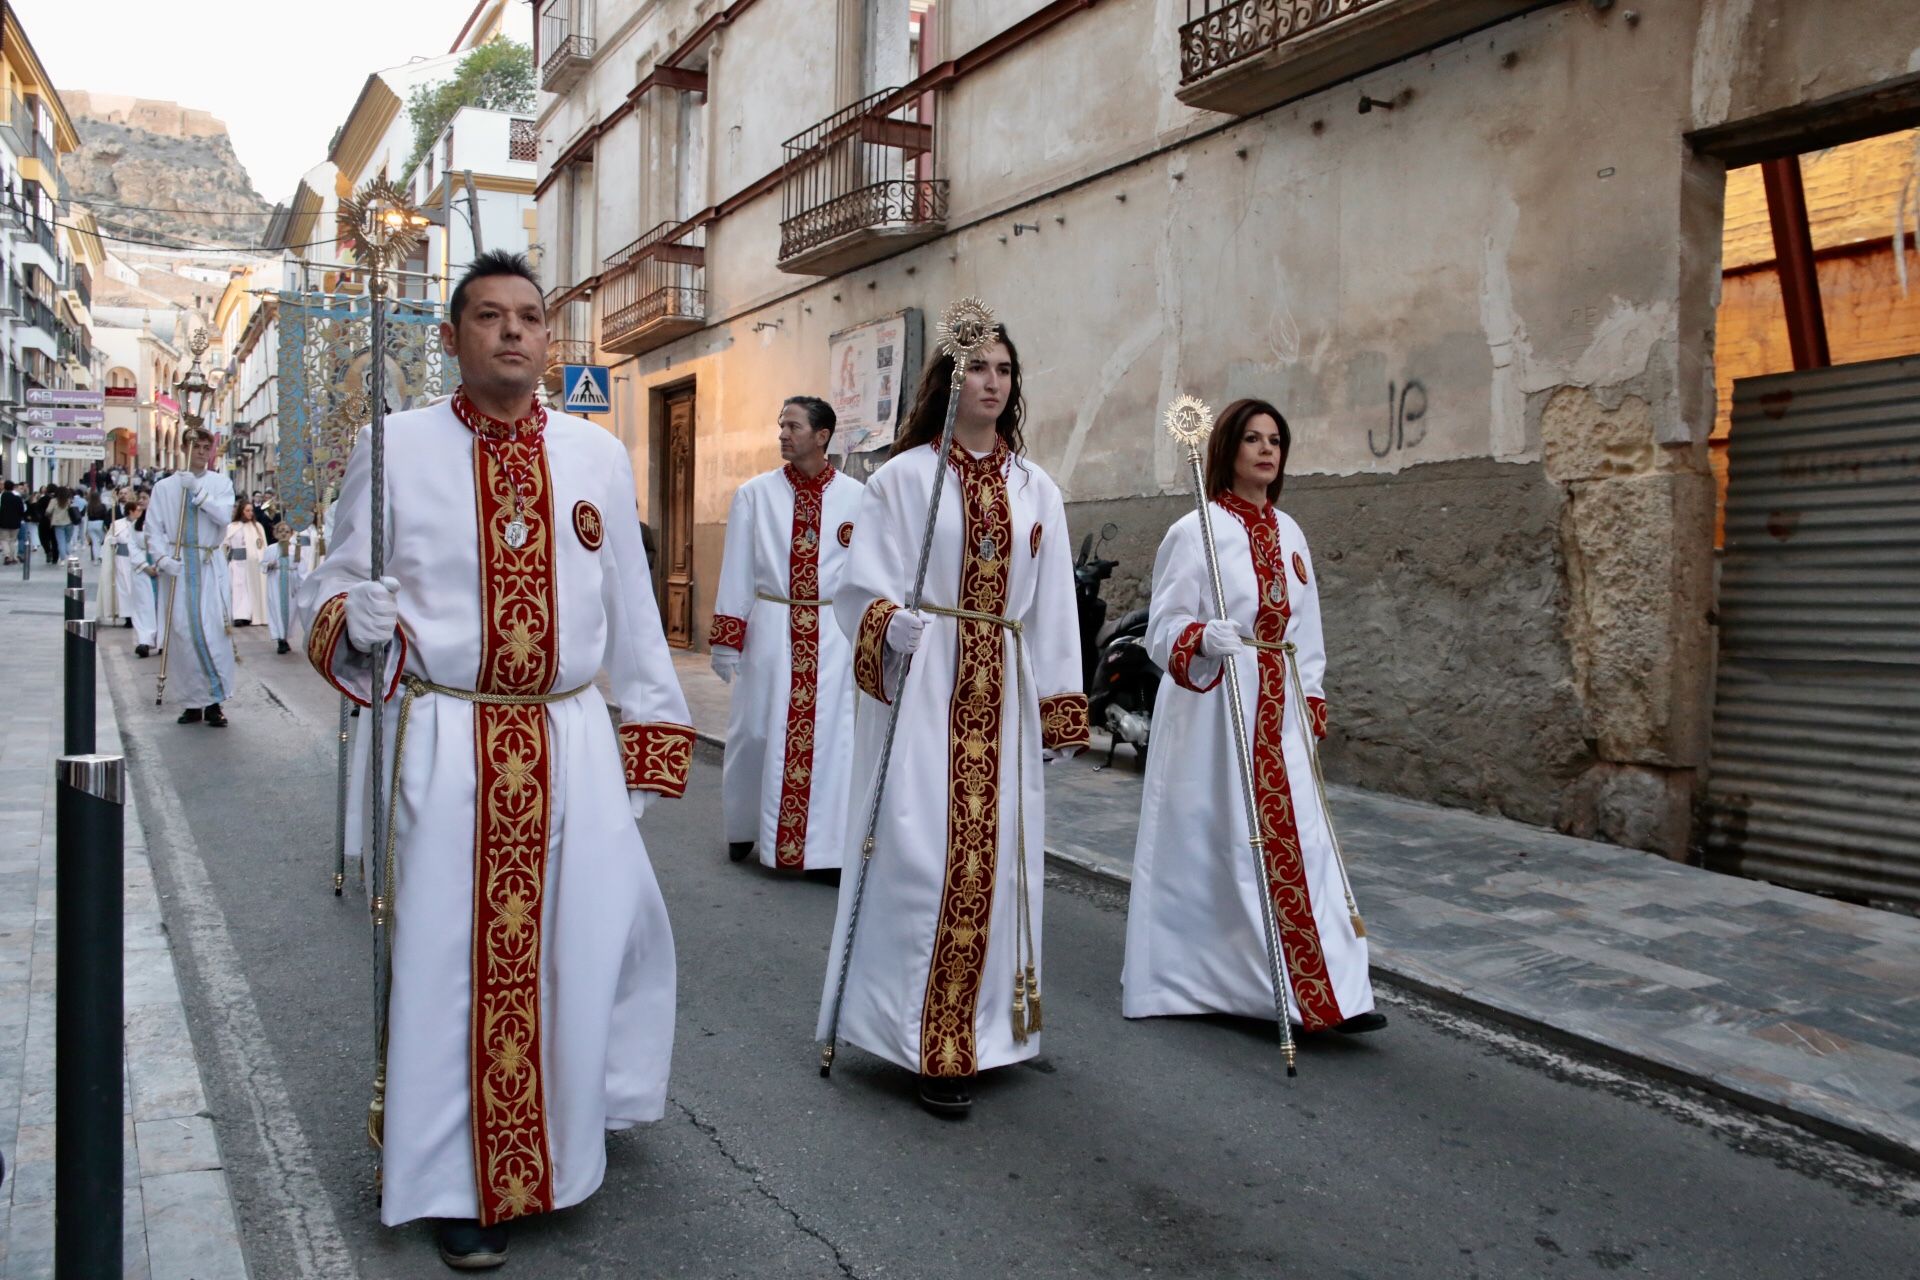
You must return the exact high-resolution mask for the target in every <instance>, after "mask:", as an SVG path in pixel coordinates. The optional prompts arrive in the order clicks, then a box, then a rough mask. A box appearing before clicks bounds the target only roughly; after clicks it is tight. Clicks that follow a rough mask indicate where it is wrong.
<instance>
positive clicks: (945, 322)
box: [935, 298, 1000, 387]
mask: <svg viewBox="0 0 1920 1280" xmlns="http://www.w3.org/2000/svg"><path fill="white" fill-rule="evenodd" d="M935 335H936V338H937V340H938V341H939V344H940V351H941V354H943V355H949V356H952V357H953V385H954V386H955V387H958V386H959V385H960V384H961V383H962V382H964V381H966V377H967V363H968V361H970V360H971V359H972V358H973V357H974V356H976V355H978V354H979V353H980V352H981V351H983V350H984V349H985V348H986V347H987V346H988V345H990V344H992V343H995V342H998V341H999V340H1000V325H999V323H998V322H997V321H995V320H994V318H993V308H992V307H989V306H988V305H987V304H986V303H984V302H982V301H980V299H978V298H961V299H960V300H958V301H957V302H950V303H948V304H947V309H946V310H945V311H942V312H941V313H940V325H939V328H938V329H936V330H935Z"/></svg>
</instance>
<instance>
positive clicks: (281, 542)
mask: <svg viewBox="0 0 1920 1280" xmlns="http://www.w3.org/2000/svg"><path fill="white" fill-rule="evenodd" d="M274 529H275V532H276V533H277V534H278V536H277V537H276V538H275V539H274V542H273V545H272V546H269V547H268V548H267V549H266V552H265V553H264V554H262V555H261V557H260V572H261V575H262V576H263V577H264V578H265V579H266V583H267V630H268V632H269V633H270V634H271V635H272V636H273V644H274V652H275V653H287V652H289V651H290V650H291V649H292V647H293V646H292V645H291V644H290V643H289V640H290V639H291V632H290V630H289V628H290V627H291V626H292V624H293V593H294V591H295V590H296V589H298V587H299V585H300V583H301V582H303V581H305V580H306V577H307V574H308V573H310V572H311V571H312V566H311V564H310V560H311V558H312V542H313V534H312V532H311V531H308V532H306V533H300V534H296V533H294V531H293V525H292V524H290V523H288V522H287V521H286V520H282V521H281V522H280V523H279V524H277V525H276V526H274Z"/></svg>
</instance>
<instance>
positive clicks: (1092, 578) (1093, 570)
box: [1073, 523, 1120, 693]
mask: <svg viewBox="0 0 1920 1280" xmlns="http://www.w3.org/2000/svg"><path fill="white" fill-rule="evenodd" d="M1119 532H1120V526H1119V525H1116V524H1112V523H1108V524H1103V525H1101V526H1100V541H1099V543H1098V544H1097V545H1096V544H1095V542H1094V540H1093V535H1092V534H1088V535H1087V536H1086V537H1084V538H1082V539H1081V540H1080V554H1079V555H1077V556H1075V557H1074V560H1073V596H1074V603H1075V604H1076V605H1077V606H1078V608H1079V611H1080V684H1081V687H1082V688H1084V689H1086V690H1087V692H1088V693H1092V692H1093V686H1092V681H1093V665H1094V662H1095V660H1096V659H1097V658H1098V657H1099V653H1100V642H1101V640H1102V639H1103V637H1102V636H1101V634H1100V632H1101V628H1102V627H1104V626H1105V625H1106V621H1107V602H1106V601H1105V600H1104V599H1102V598H1101V596H1100V588H1101V586H1102V585H1103V584H1104V583H1105V582H1106V580H1107V579H1108V578H1111V577H1112V576H1113V571H1114V568H1115V567H1116V566H1117V565H1118V564H1119V563H1120V562H1119V561H1118V560H1103V559H1101V558H1100V555H1099V551H1100V548H1101V547H1104V546H1106V545H1107V541H1108V539H1110V538H1113V537H1114V536H1115V535H1117V534H1118V533H1119Z"/></svg>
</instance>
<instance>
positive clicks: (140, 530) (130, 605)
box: [127, 494, 163, 658]
mask: <svg viewBox="0 0 1920 1280" xmlns="http://www.w3.org/2000/svg"><path fill="white" fill-rule="evenodd" d="M132 516H133V520H132V523H133V531H132V533H130V534H129V535H128V537H127V559H128V561H129V562H130V563H131V564H132V566H133V589H132V591H131V592H130V593H129V594H128V599H127V614H128V616H129V617H130V618H131V619H132V620H133V656H134V657H136V658H145V657H148V656H150V655H151V654H153V653H154V652H155V651H156V650H158V649H159V647H160V636H161V624H162V622H163V619H162V618H161V616H160V605H161V586H160V582H161V575H160V568H159V565H158V564H157V563H156V559H157V557H155V556H154V554H153V550H152V547H153V544H152V542H151V541H150V540H149V539H148V537H147V497H146V495H145V494H141V495H139V496H138V497H136V498H135V499H134V500H133V512H132Z"/></svg>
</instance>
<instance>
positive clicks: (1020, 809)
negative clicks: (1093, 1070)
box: [816, 343, 1087, 1118]
mask: <svg viewBox="0 0 1920 1280" xmlns="http://www.w3.org/2000/svg"><path fill="white" fill-rule="evenodd" d="M975 363H977V364H979V365H980V366H981V367H979V368H976V369H973V370H972V371H970V372H968V373H967V374H966V384H965V386H964V387H963V388H962V390H961V404H960V410H959V414H958V417H957V420H956V424H955V431H954V444H953V451H952V453H951V454H950V455H949V456H947V457H941V456H940V454H939V451H938V425H939V422H940V420H942V419H943V418H944V416H945V399H944V393H945V391H946V387H947V386H948V384H949V379H950V377H951V369H952V361H951V360H950V359H948V358H946V357H941V358H940V359H938V360H936V361H935V362H934V364H933V365H932V366H931V367H929V368H928V369H927V370H926V372H924V373H923V374H922V375H921V376H922V378H923V379H924V380H925V382H926V384H927V385H928V386H938V387H939V389H940V392H941V393H942V394H941V398H940V399H939V400H938V401H937V402H932V403H917V404H916V405H915V407H914V412H913V415H911V416H910V418H909V421H908V423H907V424H906V426H905V427H904V428H903V430H902V434H901V439H902V441H904V442H906V443H905V444H903V445H902V446H899V451H898V452H896V453H895V454H894V456H893V457H892V458H891V459H889V460H888V461H887V463H886V464H885V465H884V466H882V467H881V468H880V469H879V470H878V471H877V472H875V473H874V475H873V478H872V479H871V480H869V481H868V482H867V486H866V488H865V490H864V491H863V492H862V494H861V503H860V509H859V515H858V518H857V520H856V526H855V527H856V532H855V534H854V539H853V555H852V557H851V558H850V560H849V561H848V564H847V569H846V572H845V574H844V575H843V576H842V578H841V582H840V586H839V588H838V589H837V590H836V592H835V598H834V612H835V613H836V615H837V616H838V617H839V620H840V625H841V627H842V628H843V629H844V630H845V631H846V632H847V634H848V636H849V637H850V638H851V639H852V641H853V649H854V679H855V681H856V683H857V685H858V687H859V690H860V694H861V697H860V703H859V710H858V712H857V714H856V720H855V727H854V761H853V764H854V778H855V779H856V781H855V784H854V803H853V805H852V807H851V809H850V818H851V825H852V828H853V829H851V830H850V831H849V833H848V837H849V841H850V842H853V841H861V840H863V839H864V837H865V834H866V833H865V831H864V829H863V828H864V825H865V821H866V817H867V814H868V811H869V809H870V808H871V805H872V796H873V788H874V785H875V779H876V776H877V774H878V770H879V764H880V753H881V747H882V745H883V743H884V741H885V739H886V728H887V718H888V703H889V702H890V701H892V700H894V699H896V698H897V699H899V700H900V707H901V711H900V723H899V730H898V736H897V737H896V738H895V739H894V742H893V754H892V764H891V769H890V774H889V780H888V784H887V790H886V793H885V796H884V803H883V805H882V806H881V809H880V823H879V827H878V830H877V832H876V839H875V843H874V851H873V855H872V857H871V858H870V859H868V860H867V862H866V870H865V876H866V889H865V897H864V899H863V902H862V906H861V910H860V920H859V931H858V933H857V935H856V936H855V939H854V943H853V947H852V953H851V959H850V962H849V963H848V965H847V970H846V994H845V999H844V1002H843V1003H842V1005H841V1008H840V1024H839V1028H838V1030H839V1033H840V1036H841V1037H842V1038H844V1039H845V1040H846V1041H847V1042H848V1043H850V1044H855V1045H858V1046H859V1047H861V1048H862V1049H865V1050H867V1051H868V1052H869V1053H873V1054H875V1055H877V1056H879V1057H881V1058H884V1059H886V1060H887V1061H889V1062H892V1063H895V1064H896V1065H898V1066H901V1067H905V1068H906V1069H907V1070H909V1071H913V1072H917V1073H918V1074H919V1076H920V1081H919V1097H920V1101H921V1104H922V1105H923V1106H925V1107H927V1108H928V1109H929V1110H930V1111H933V1112H935V1113H936V1114H938V1115H942V1116H947V1117H953V1118H959V1117H962V1116H965V1115H966V1114H967V1113H968V1111H969V1110H970V1109H971V1106H972V1097H971V1093H970V1092H969V1090H970V1087H971V1079H972V1077H973V1076H975V1075H976V1074H978V1073H979V1072H981V1071H986V1070H990V1069H992V1068H995V1067H1002V1066H1007V1065H1009V1064H1011V1063H1015V1062H1020V1061H1023V1060H1025V1059H1027V1058H1031V1057H1033V1056H1034V1055H1036V1054H1037V1053H1039V1051H1040V1037H1039V1032H1040V1030H1041V1022H1042V1020H1041V1018H1040V1006H1039V997H1040V993H1041V991H1042V990H1043V989H1044V986H1045V974H1044V970H1043V969H1042V968H1041V964H1040V959H1041V957H1040V949H1039V944H1040V939H1041V916H1042V911H1041V897H1042V887H1043V885H1044V881H1045V863H1044V856H1045V849H1044V847H1043V846H1044V838H1045V832H1046V812H1045V792H1044V788H1043V787H1042V784H1041V776H1040V774H1041V766H1042V763H1043V760H1044V759H1046V758H1050V757H1052V756H1053V755H1054V754H1055V753H1057V752H1061V751H1067V750H1084V749H1085V747H1086V744H1087V698H1086V694H1085V692H1084V691H1083V689H1082V686H1081V680H1082V674H1081V667H1080V634H1079V618H1078V613H1077V608H1076V605H1075V603H1074V594H1073V565H1072V562H1071V558H1070V555H1069V552H1068V547H1067V521H1066V513H1065V509H1064V507H1063V505H1062V502H1061V498H1060V490H1059V487H1058V486H1057V485H1055V484H1054V482H1053V479H1052V478H1051V477H1050V476H1048V475H1047V474H1046V473H1045V472H1044V471H1042V470H1041V469H1040V468H1039V467H1038V466H1037V465H1035V464H1034V463H1033V462H1031V461H1030V460H1028V459H1026V458H1024V457H1021V456H1020V455H1019V454H1017V453H1015V452H1014V451H1013V450H1012V449H1011V448H1009V446H1008V443H1007V440H1006V437H1005V435H1002V434H1000V432H1001V431H1002V430H1005V431H1006V432H1007V433H1008V434H1011V432H1012V431H1013V429H1014V428H1016V427H1017V425H1018V422H1019V418H1020V414H1021V413H1022V412H1023V406H1022V405H1021V403H1020V393H1019V381H1018V365H1017V363H1016V362H1015V360H1014V357H1013V354H1012V350H1011V347H1010V345H1008V344H1003V343H995V344H993V346H992V347H990V348H989V349H988V352H987V353H985V355H983V356H982V357H981V358H980V359H979V360H978V361H977V362H975ZM930 436H931V437H932V443H930V444H929V443H924V442H925V441H927V440H928V439H929V437H930ZM937 484H938V485H944V486H945V496H944V497H943V498H942V500H941V504H940V510H939V518H938V523H937V524H936V526H935V530H934V541H933V551H932V558H931V559H930V561H929V563H928V571H927V578H926V590H925V595H924V597H923V599H922V601H921V607H920V610H919V611H918V612H912V611H909V610H907V609H906V608H904V607H903V605H904V602H905V601H906V600H907V597H908V595H909V593H910V591H911V589H912V585H913V575H914V569H915V566H916V563H917V560H918V556H919V552H920V545H921V538H922V533H923V530H924V528H925V522H926V513H927V508H928V505H929V504H930V502H931V501H932V497H933V493H934V486H935V485H937ZM909 655H911V669H910V670H906V667H907V659H908V657H909ZM902 671H905V675H904V682H903V680H902V676H901V672H902ZM859 856H860V855H859V853H858V852H855V851H850V852H849V854H848V858H849V863H850V865H851V863H852V861H853V860H854V859H857V858H858V857H859ZM857 885H858V876H856V875H846V876H843V877H842V878H841V884H840V904H839V912H838V915H837V917H836V919H835V921H834V939H833V944H832V947H831V949H830V950H829V952H828V961H827V973H826V982H825V986H824V989H823V991H822V996H821V1007H820V1020H819V1022H818V1024H817V1031H816V1034H817V1035H818V1036H819V1038H821V1039H823V1040H827V1039H829V1037H830V1035H831V1033H832V1030H833V1011H834V1003H835V1000H836V994H837V983H838V978H839V974H840V966H841V957H842V955H843V954H844V953H845V943H846V939H847V934H848V930H849V929H850V927H851V915H852V905H853V897H854V894H855V892H856V891H857Z"/></svg>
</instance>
